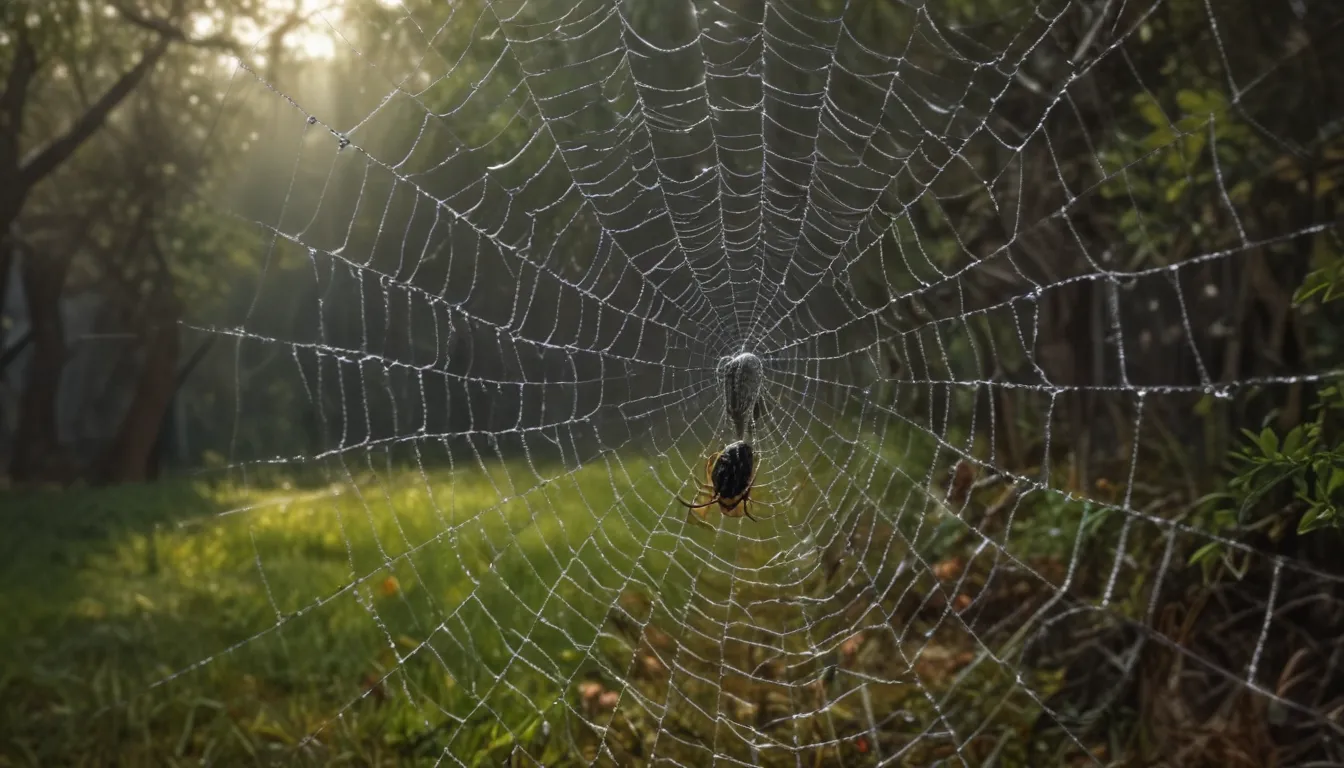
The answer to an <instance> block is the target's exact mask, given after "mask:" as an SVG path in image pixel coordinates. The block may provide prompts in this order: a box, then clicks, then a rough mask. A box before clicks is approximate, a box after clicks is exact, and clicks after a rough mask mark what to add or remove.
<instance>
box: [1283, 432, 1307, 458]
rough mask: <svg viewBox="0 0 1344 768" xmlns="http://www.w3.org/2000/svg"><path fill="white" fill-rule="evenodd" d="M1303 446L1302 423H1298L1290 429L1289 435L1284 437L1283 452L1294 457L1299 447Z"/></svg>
mask: <svg viewBox="0 0 1344 768" xmlns="http://www.w3.org/2000/svg"><path fill="white" fill-rule="evenodd" d="M1301 447H1302V425H1301V424H1298V425H1297V426H1296V427H1293V428H1292V429H1291V430H1289V431H1288V434H1287V436H1285V437H1284V438H1283V453H1284V454H1285V455H1286V456H1288V457H1289V458H1292V456H1293V454H1294V453H1296V452H1297V449H1298V448H1301Z"/></svg>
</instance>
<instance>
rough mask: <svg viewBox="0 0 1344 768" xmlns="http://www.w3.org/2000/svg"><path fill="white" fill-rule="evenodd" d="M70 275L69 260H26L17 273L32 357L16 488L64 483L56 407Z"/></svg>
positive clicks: (13, 469) (14, 466) (13, 468)
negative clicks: (58, 472)
mask: <svg viewBox="0 0 1344 768" xmlns="http://www.w3.org/2000/svg"><path fill="white" fill-rule="evenodd" d="M69 271H70V258H69V257H68V256H48V257H41V256H37V255H36V254H27V255H25V257H24V258H23V260H22V262H21V266H20V270H19V272H20V283H21V285H22V286H23V291H24V298H25V301H26V303H27V305H28V307H27V308H28V319H29V323H30V324H31V326H32V346H33V355H32V358H31V359H30V361H29V365H28V376H27V380H26V384H25V386H24V390H23V397H22V399H21V400H20V403H19V425H18V428H17V429H16V430H15V432H14V459H13V462H12V463H11V465H10V474H11V476H12V477H13V479H14V480H15V481H17V482H35V481H47V480H58V479H60V478H59V477H58V476H57V475H56V474H53V471H52V470H54V469H59V467H58V466H57V465H56V462H55V461H54V460H55V459H56V458H57V456H56V454H57V450H58V449H59V448H60V437H59V435H58V433H57V425H56V403H57V395H58V393H59V391H60V385H61V371H62V370H63V369H64V367H65V329H64V323H63V322H62V320H61V292H62V289H63V288H64V286H65V276H66V274H67V273H68V272H69Z"/></svg>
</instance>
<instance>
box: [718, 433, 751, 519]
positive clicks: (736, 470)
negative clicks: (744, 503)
mask: <svg viewBox="0 0 1344 768" xmlns="http://www.w3.org/2000/svg"><path fill="white" fill-rule="evenodd" d="M755 466H756V456H755V453H754V452H753V451H752V449H751V443H747V442H743V441H740V440H739V441H738V442H736V443H732V444H731V445H729V446H728V447H726V448H724V449H723V453H721V454H719V458H718V459H716V460H715V461H714V468H713V470H712V471H711V472H710V482H711V483H712V484H713V486H714V494H715V495H716V496H718V497H719V500H720V501H719V503H720V504H721V505H723V506H726V507H729V508H731V507H733V506H736V504H737V502H738V501H739V500H740V499H741V498H742V497H743V496H745V495H746V493H747V491H748V490H750V489H751V481H752V474H753V470H754V469H755Z"/></svg>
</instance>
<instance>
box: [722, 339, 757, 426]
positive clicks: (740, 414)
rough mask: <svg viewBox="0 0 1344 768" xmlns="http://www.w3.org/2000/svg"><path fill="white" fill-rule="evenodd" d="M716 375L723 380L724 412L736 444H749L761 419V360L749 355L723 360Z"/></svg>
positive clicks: (747, 353) (742, 354)
mask: <svg viewBox="0 0 1344 768" xmlns="http://www.w3.org/2000/svg"><path fill="white" fill-rule="evenodd" d="M719 375H720V376H721V377H722V378H723V402H724V410H725V411H727V416H728V420H729V421H730V422H732V425H733V434H734V435H735V436H736V437H737V439H738V441H739V442H742V441H750V440H751V439H752V437H753V434H754V432H755V422H756V419H757V418H759V417H760V415H761V404H762V400H761V385H762V383H763V382H764V380H765V367H764V366H763V365H762V364H761V358H759V357H757V356H756V355H753V354H752V353H750V352H742V353H741V354H738V355H735V356H733V357H728V358H724V360H723V362H722V363H720V365H719Z"/></svg>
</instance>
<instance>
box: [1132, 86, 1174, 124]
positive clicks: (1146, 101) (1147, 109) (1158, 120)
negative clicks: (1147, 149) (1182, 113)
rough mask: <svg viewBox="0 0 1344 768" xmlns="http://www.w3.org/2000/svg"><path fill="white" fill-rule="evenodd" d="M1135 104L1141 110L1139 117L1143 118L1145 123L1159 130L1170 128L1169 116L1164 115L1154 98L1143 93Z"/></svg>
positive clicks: (1136, 99) (1135, 100)
mask: <svg viewBox="0 0 1344 768" xmlns="http://www.w3.org/2000/svg"><path fill="white" fill-rule="evenodd" d="M1134 102H1135V103H1134V106H1135V107H1137V108H1138V110H1139V117H1142V118H1143V121H1144V122H1145V123H1148V124H1149V125H1151V126H1153V127H1154V128H1158V129H1161V128H1167V127H1168V125H1169V124H1168V122H1167V116H1166V115H1164V114H1162V108H1161V107H1160V106H1158V103H1157V100H1156V99H1154V98H1153V97H1152V96H1150V95H1148V94H1146V93H1141V94H1139V95H1138V97H1136V98H1135V99H1134Z"/></svg>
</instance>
